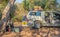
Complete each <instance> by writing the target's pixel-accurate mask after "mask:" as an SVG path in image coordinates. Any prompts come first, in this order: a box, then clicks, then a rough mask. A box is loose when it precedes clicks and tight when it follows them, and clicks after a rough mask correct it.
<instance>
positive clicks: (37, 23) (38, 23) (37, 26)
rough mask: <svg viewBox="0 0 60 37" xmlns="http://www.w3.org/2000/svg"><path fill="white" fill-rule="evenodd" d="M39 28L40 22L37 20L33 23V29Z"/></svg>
mask: <svg viewBox="0 0 60 37" xmlns="http://www.w3.org/2000/svg"><path fill="white" fill-rule="evenodd" d="M40 27H41V23H40V21H38V20H36V21H34V28H40Z"/></svg>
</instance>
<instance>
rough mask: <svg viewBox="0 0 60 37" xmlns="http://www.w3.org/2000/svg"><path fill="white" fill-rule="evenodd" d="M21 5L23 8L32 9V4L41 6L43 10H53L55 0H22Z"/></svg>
mask: <svg viewBox="0 0 60 37" xmlns="http://www.w3.org/2000/svg"><path fill="white" fill-rule="evenodd" d="M23 3H24V4H23V5H24V8H25V9H27V10H28V9H33V8H34V6H41V7H42V8H43V9H44V10H51V9H52V10H55V9H56V3H57V2H56V0H28V1H27V0H24V1H23Z"/></svg>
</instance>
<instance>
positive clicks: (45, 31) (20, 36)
mask: <svg viewBox="0 0 60 37" xmlns="http://www.w3.org/2000/svg"><path fill="white" fill-rule="evenodd" d="M0 37H1V36H0ZM2 37H60V28H47V27H42V28H40V29H30V28H23V29H22V31H21V32H19V33H15V32H10V33H9V32H6V33H4V34H3V35H2Z"/></svg>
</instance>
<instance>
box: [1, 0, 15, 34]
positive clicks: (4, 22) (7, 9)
mask: <svg viewBox="0 0 60 37" xmlns="http://www.w3.org/2000/svg"><path fill="white" fill-rule="evenodd" d="M14 2H15V0H9V2H8V4H7V6H6V7H5V9H4V11H3V12H2V19H1V21H0V25H1V33H3V32H4V31H5V27H6V25H7V21H8V19H9V14H10V8H11V7H12V6H13V5H14Z"/></svg>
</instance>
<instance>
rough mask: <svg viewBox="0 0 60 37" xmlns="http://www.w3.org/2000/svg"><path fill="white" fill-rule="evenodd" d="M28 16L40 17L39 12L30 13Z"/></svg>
mask: <svg viewBox="0 0 60 37" xmlns="http://www.w3.org/2000/svg"><path fill="white" fill-rule="evenodd" d="M29 15H34V16H41V12H40V11H37V12H30V14H29Z"/></svg>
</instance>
